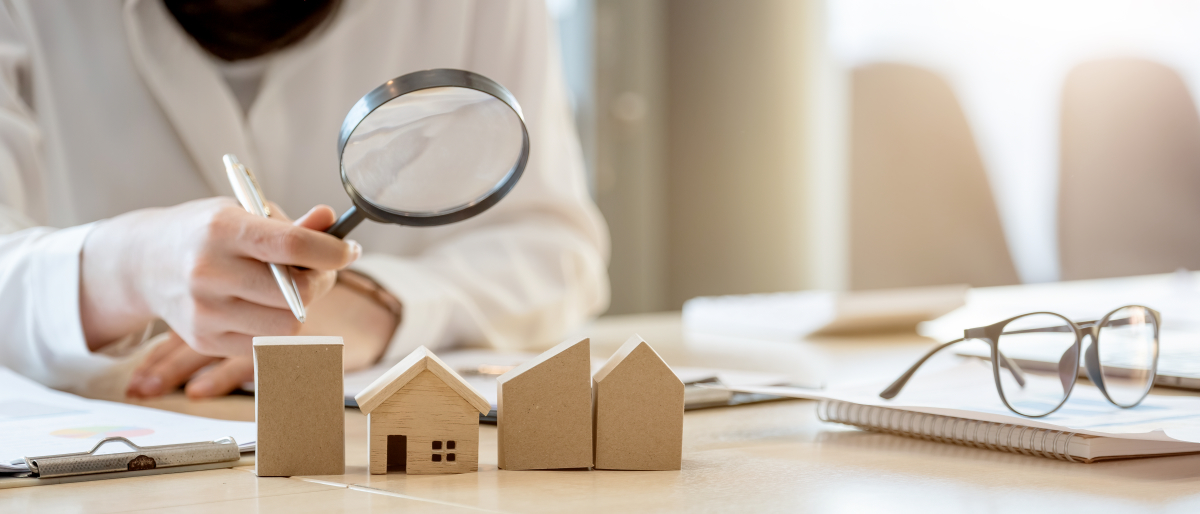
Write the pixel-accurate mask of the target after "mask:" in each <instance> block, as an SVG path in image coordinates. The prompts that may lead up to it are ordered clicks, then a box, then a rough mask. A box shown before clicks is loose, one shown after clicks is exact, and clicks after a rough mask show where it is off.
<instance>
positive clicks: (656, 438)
mask: <svg viewBox="0 0 1200 514" xmlns="http://www.w3.org/2000/svg"><path fill="white" fill-rule="evenodd" d="M592 383H593V386H592V396H593V402H592V409H593V420H594V421H593V422H594V423H595V425H594V437H595V443H594V447H595V464H594V466H595V468H596V469H625V470H672V469H680V464H681V463H682V458H683V382H682V381H680V380H679V377H678V376H676V375H675V373H674V372H673V371H671V368H670V367H668V366H667V363H665V362H663V360H662V358H661V357H659V356H658V353H657V352H655V351H654V349H652V348H650V345H648V344H646V342H645V341H643V340H642V338H641V337H640V336H638V335H636V334H635V335H634V336H633V337H630V338H629V340H628V341H626V342H625V344H624V345H622V346H621V348H620V349H618V350H617V353H615V354H614V355H613V356H612V358H610V359H609V360H608V362H607V363H605V364H604V366H603V367H602V368H600V370H599V371H597V372H596V374H595V375H594V376H593V377H592Z"/></svg>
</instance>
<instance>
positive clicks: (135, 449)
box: [0, 437, 242, 489]
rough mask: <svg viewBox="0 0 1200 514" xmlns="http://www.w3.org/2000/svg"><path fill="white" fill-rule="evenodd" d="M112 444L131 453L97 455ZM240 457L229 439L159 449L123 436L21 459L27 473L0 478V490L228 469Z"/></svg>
mask: <svg viewBox="0 0 1200 514" xmlns="http://www.w3.org/2000/svg"><path fill="white" fill-rule="evenodd" d="M113 443H118V444H124V445H125V446H127V447H128V448H129V449H130V450H131V451H124V452H112V453H101V450H102V448H104V449H107V448H105V446H107V445H111V444H113ZM241 458H242V454H241V450H239V449H238V445H237V441H235V440H234V439H233V438H232V437H222V438H220V439H216V440H213V441H204V442H198V443H183V444H166V445H161V446H138V445H137V444H134V443H133V442H132V441H130V440H129V439H126V438H124V437H109V438H105V439H104V440H102V441H100V442H98V443H96V446H94V447H92V449H91V450H89V451H86V452H79V453H64V454H60V455H45V456H41V457H25V463H26V465H27V466H29V472H28V473H23V474H20V475H17V476H15V477H12V478H0V489H9V488H14V487H29V486H37V485H50V484H65V483H71V482H85V481H90V480H107V479H111V478H129V477H138V476H146V475H161V474H167V473H183V472H188V471H203V470H208V469H221V468H232V467H234V466H236V465H238V464H239V461H240V460H241Z"/></svg>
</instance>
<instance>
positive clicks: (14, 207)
mask: <svg viewBox="0 0 1200 514" xmlns="http://www.w3.org/2000/svg"><path fill="white" fill-rule="evenodd" d="M28 63H29V50H28V47H27V45H26V44H25V43H24V42H23V41H22V38H21V36H20V32H19V30H18V29H17V26H16V24H15V23H14V22H13V19H12V18H11V16H9V12H7V10H6V9H5V8H3V7H0V366H5V367H8V368H10V369H12V370H13V371H16V372H18V373H20V374H22V375H25V376H27V377H29V378H32V379H34V380H37V381H38V382H41V383H43V384H46V385H48V386H51V387H55V388H58V389H64V390H71V391H74V392H81V391H82V389H83V388H84V387H85V384H87V383H88V382H89V381H90V380H91V379H92V378H93V373H95V372H98V371H99V370H100V369H101V368H103V367H104V366H105V365H106V364H107V363H108V362H109V361H110V360H111V359H109V358H108V357H104V356H101V355H97V354H93V353H92V352H90V351H89V350H88V348H87V344H86V343H85V342H84V338H83V328H82V325H81V324H80V321H79V255H80V251H81V249H82V248H83V241H84V239H85V238H87V235H88V233H89V232H90V231H91V227H92V226H91V225H83V226H79V227H73V228H69V229H65V230H57V229H53V228H48V227H35V226H34V225H35V224H36V222H35V221H34V220H36V219H39V218H41V217H42V216H41V214H42V213H40V212H38V211H39V210H40V208H39V206H40V205H41V202H39V201H37V200H38V198H37V196H38V194H39V191H40V187H41V184H40V183H39V172H40V163H39V162H40V159H39V154H38V150H39V147H40V141H41V140H40V132H39V130H38V126H37V122H36V120H35V119H34V117H33V112H32V110H31V109H30V107H29V106H28V105H27V104H26V103H25V100H24V99H22V97H21V94H20V87H21V86H20V84H21V81H22V80H23V78H22V77H27V76H28V73H29V71H30V70H29V69H28Z"/></svg>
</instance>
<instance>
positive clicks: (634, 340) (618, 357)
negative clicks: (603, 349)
mask: <svg viewBox="0 0 1200 514" xmlns="http://www.w3.org/2000/svg"><path fill="white" fill-rule="evenodd" d="M630 356H632V358H631V357H630ZM626 359H630V360H634V359H647V360H649V361H651V362H657V363H658V364H661V366H660V368H661V369H662V370H663V372H664V373H665V374H669V375H671V376H673V377H675V379H676V380H679V378H678V376H677V375H675V372H674V371H673V370H672V369H671V367H670V366H668V365H667V362H666V361H664V360H663V358H662V356H660V355H659V354H658V352H656V351H654V348H651V347H650V345H649V344H647V343H646V341H645V340H643V339H642V336H640V335H637V334H634V335H632V336H630V338H629V339H628V340H626V341H625V344H623V345H621V347H620V348H618V349H617V353H614V354H613V356H612V357H609V358H608V362H605V363H604V366H602V367H601V368H600V369H599V370H597V371H596V374H594V375H592V381H593V382H603V381H604V379H606V378H608V375H609V374H610V373H612V372H613V371H614V370H616V369H617V367H619V366H620V365H621V364H622V363H624V362H625V361H626ZM679 384H680V385H683V382H682V381H680V382H679Z"/></svg>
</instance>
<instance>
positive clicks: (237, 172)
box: [221, 153, 271, 218]
mask: <svg viewBox="0 0 1200 514" xmlns="http://www.w3.org/2000/svg"><path fill="white" fill-rule="evenodd" d="M221 160H222V161H223V162H224V163H225V172H226V173H227V174H228V175H229V182H230V184H231V185H232V186H233V194H234V195H235V196H237V199H238V202H240V203H241V204H242V207H244V208H245V209H246V210H247V211H249V212H250V213H251V214H259V213H261V214H262V216H263V217H266V218H269V217H271V207H270V206H269V204H267V201H266V198H265V197H264V196H263V191H262V187H261V186H259V184H258V177H255V176H254V172H252V171H250V168H247V167H246V165H245V164H242V163H241V161H239V160H238V158H237V156H236V155H233V154H231V153H227V154H225V156H224V157H223V158H222V159H221ZM255 207H257V208H258V212H255Z"/></svg>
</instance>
